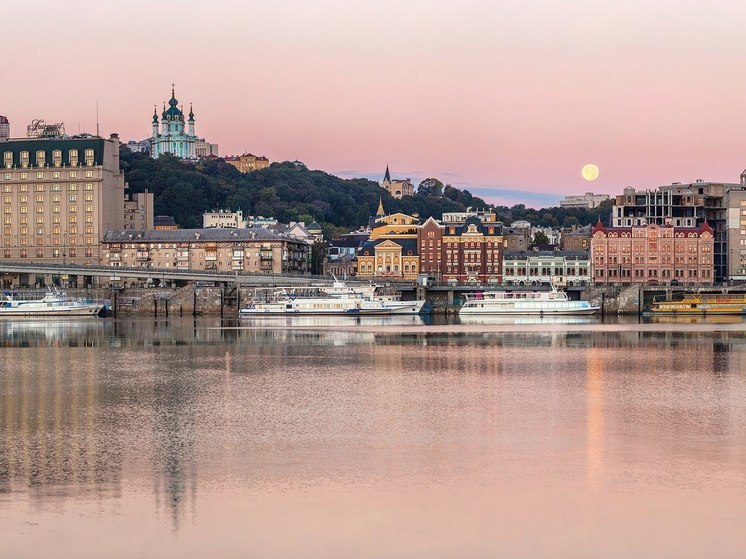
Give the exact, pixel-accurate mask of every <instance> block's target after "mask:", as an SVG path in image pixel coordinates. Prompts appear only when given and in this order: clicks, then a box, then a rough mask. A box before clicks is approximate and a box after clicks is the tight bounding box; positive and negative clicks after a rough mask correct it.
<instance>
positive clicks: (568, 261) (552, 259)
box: [503, 251, 591, 287]
mask: <svg viewBox="0 0 746 559" xmlns="http://www.w3.org/2000/svg"><path fill="white" fill-rule="evenodd" d="M503 280H504V282H505V285H517V286H523V285H525V286H538V285H555V286H557V287H573V286H580V285H589V284H590V282H591V261H590V253H589V252H588V251H577V252H572V251H520V252H506V253H505V254H504V255H503Z"/></svg>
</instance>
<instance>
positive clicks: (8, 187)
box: [3, 182, 93, 193]
mask: <svg viewBox="0 0 746 559" xmlns="http://www.w3.org/2000/svg"><path fill="white" fill-rule="evenodd" d="M13 186H14V185H12V184H4V185H3V192H4V193H10V192H13ZM67 190H69V191H71V192H74V191H76V190H78V183H75V182H73V183H70V184H68V185H67ZM83 190H93V183H92V182H87V183H85V184H84V185H83ZM46 191H47V188H46V185H44V184H37V185H36V188H34V192H46ZM49 191H50V192H62V187H61V186H60V185H59V184H53V185H51V186H50V187H49ZM18 192H29V185H27V184H19V185H18Z"/></svg>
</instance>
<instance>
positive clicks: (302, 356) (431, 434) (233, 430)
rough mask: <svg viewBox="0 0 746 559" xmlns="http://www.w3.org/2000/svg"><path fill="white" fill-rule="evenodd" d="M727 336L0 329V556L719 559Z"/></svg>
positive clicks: (118, 323) (731, 371) (731, 458)
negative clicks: (618, 558) (679, 558)
mask: <svg viewBox="0 0 746 559" xmlns="http://www.w3.org/2000/svg"><path fill="white" fill-rule="evenodd" d="M745 333H746V322H744V321H743V320H741V319H737V320H732V319H723V320H716V319H708V320H704V319H700V320H695V319H686V320H684V321H683V322H677V321H675V320H669V321H663V322H653V323H647V322H638V320H637V319H633V320H621V321H612V322H608V321H603V322H602V321H601V320H600V319H579V320H558V321H548V320H546V319H532V320H493V321H490V320H487V319H482V320H479V319H474V321H473V322H470V323H466V324H449V323H444V324H425V323H423V322H422V321H420V320H419V319H416V318H410V317H404V318H403V319H402V320H392V319H387V318H374V319H372V320H370V321H366V320H362V319H358V320H354V319H352V320H350V321H345V319H328V318H327V319H295V320H290V319H288V320H286V319H279V320H277V319H265V321H264V322H258V323H251V322H248V323H243V322H242V323H241V324H237V323H220V321H219V320H214V319H209V318H198V319H197V320H193V319H191V318H189V319H186V318H184V319H176V320H173V319H172V320H168V319H116V320H113V319H89V320H83V321H77V322H66V321H43V322H42V321H40V322H22V321H21V322H7V321H6V322H0V525H1V526H2V535H0V557H2V558H6V557H8V558H14V559H15V558H36V557H76V558H100V557H107V558H118V557H122V558H124V557H127V558H129V557H144V558H145V557H147V558H151V557H152V558H191V557H195V558H196V557H200V558H202V557H221V558H226V557H318V558H322V557H323V558H336V557H339V558H348V557H362V558H369V557H370V558H373V557H376V558H377V557H407V558H409V557H411V558H414V557H418V558H419V557H498V556H499V557H527V558H528V557H553V558H554V557H573V558H577V557H605V558H613V557H637V558H639V557H651V558H652V557H656V558H657V557H718V558H728V557H734V558H735V557H742V556H743V552H744V551H743V550H744V549H746V531H745V530H744V529H743V520H744V518H746V499H744V495H745V494H746V335H745Z"/></svg>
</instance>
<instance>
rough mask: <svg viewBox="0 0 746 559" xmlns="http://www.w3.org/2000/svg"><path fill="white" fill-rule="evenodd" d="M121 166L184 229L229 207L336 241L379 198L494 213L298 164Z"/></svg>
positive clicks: (432, 210)
mask: <svg viewBox="0 0 746 559" xmlns="http://www.w3.org/2000/svg"><path fill="white" fill-rule="evenodd" d="M120 164H121V168H122V170H123V171H124V176H125V181H127V183H128V184H129V193H137V192H144V191H145V190H146V189H147V190H149V191H150V192H152V193H153V195H154V199H155V211H156V213H157V214H159V215H160V214H163V215H171V216H173V217H174V219H175V220H176V223H178V224H179V225H180V226H181V227H183V228H191V227H201V226H202V213H203V212H205V211H208V210H214V209H221V208H222V209H231V210H236V209H241V210H243V212H244V215H263V216H265V217H266V216H271V217H274V218H276V219H278V220H279V221H281V222H288V221H305V222H307V223H308V222H311V221H317V222H318V223H320V224H321V225H322V227H324V229H325V231H326V232H327V234H329V233H333V232H339V231H343V230H349V229H355V228H357V227H359V226H361V225H365V224H366V223H368V219H369V217H370V216H371V215H375V213H376V210H377V208H378V201H379V197H381V198H382V200H383V205H384V208H385V209H386V212H387V213H394V212H404V213H407V214H410V215H411V214H415V213H416V214H419V216H420V218H422V219H423V220H424V219H427V218H428V217H430V216H434V217H436V218H438V219H439V218H440V216H441V215H442V214H443V213H444V212H457V211H464V210H465V209H466V208H467V207H469V206H471V207H479V208H485V207H488V204H487V203H486V202H485V201H484V200H482V199H481V198H477V197H475V196H473V195H472V194H471V193H470V192H469V191H468V190H460V189H458V188H454V187H453V186H451V185H445V186H444V185H443V183H442V182H440V181H439V180H438V179H434V178H431V179H426V180H425V181H423V183H424V189H423V188H422V187H423V184H422V183H421V184H420V187H421V188H420V189H418V193H417V194H416V195H415V196H406V197H404V198H402V199H401V200H396V199H394V198H392V197H391V196H390V195H389V194H388V193H387V192H386V191H385V190H383V189H381V188H380V187H379V186H378V184H377V183H375V182H373V181H370V180H368V179H342V178H339V177H336V176H334V175H330V174H328V173H325V172H323V171H313V170H309V169H307V168H305V167H303V166H299V165H295V164H293V163H273V164H272V165H270V167H269V168H267V169H262V170H260V171H255V172H253V173H247V174H242V173H240V172H239V171H238V169H236V168H235V167H233V166H232V165H229V164H227V163H225V162H224V161H223V160H221V159H215V160H200V161H198V162H184V161H181V160H179V159H177V158H175V157H171V156H168V155H164V156H161V157H159V158H158V159H151V158H150V157H147V156H145V155H143V154H141V153H132V152H131V151H130V150H128V149H127V148H126V147H122V149H121V156H120ZM420 190H422V192H420ZM496 210H497V213H498V214H499V216H500V217H501V218H502V219H503V220H504V221H505V222H506V223H510V221H514V220H516V219H528V220H529V221H531V222H532V223H536V224H541V225H553V224H559V225H562V224H563V222H565V221H566V220H567V219H570V218H573V219H576V220H578V222H579V223H581V224H586V223H591V222H595V221H596V218H597V214H598V212H597V211H596V212H595V213H592V215H591V214H588V212H585V213H583V211H582V210H580V211H579V210H566V209H564V208H551V209H547V210H539V211H538V212H537V211H536V210H530V209H526V208H525V207H524V206H514V207H513V208H507V207H497V208H496ZM573 212H574V213H573ZM591 217H592V219H591ZM607 217H608V216H607ZM555 221H556V222H557V223H555Z"/></svg>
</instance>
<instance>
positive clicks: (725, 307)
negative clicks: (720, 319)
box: [643, 293, 746, 316]
mask: <svg viewBox="0 0 746 559" xmlns="http://www.w3.org/2000/svg"><path fill="white" fill-rule="evenodd" d="M643 314H646V315H649V316H657V315H700V316H706V315H713V314H730V315H737V314H746V295H742V294H739V295H718V294H691V293H688V294H684V295H683V296H679V297H678V298H675V299H671V300H658V299H653V302H652V303H651V304H650V308H649V309H648V310H647V311H645V312H644V313H643Z"/></svg>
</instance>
